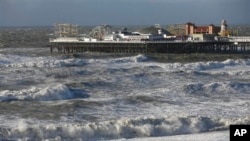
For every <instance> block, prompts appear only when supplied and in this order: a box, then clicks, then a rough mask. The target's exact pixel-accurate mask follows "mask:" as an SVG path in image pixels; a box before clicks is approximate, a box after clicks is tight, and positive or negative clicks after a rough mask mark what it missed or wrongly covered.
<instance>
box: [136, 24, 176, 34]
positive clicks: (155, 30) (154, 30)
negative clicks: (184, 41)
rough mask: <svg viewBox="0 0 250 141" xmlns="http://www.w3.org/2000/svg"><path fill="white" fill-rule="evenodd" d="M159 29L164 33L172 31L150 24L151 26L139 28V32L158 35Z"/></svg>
mask: <svg viewBox="0 0 250 141" xmlns="http://www.w3.org/2000/svg"><path fill="white" fill-rule="evenodd" d="M159 30H161V33H162V34H167V35H170V34H171V33H170V32H168V31H167V30H166V29H163V28H159V27H155V26H150V27H146V28H141V29H139V30H137V32H140V33H142V34H152V35H158V33H159Z"/></svg>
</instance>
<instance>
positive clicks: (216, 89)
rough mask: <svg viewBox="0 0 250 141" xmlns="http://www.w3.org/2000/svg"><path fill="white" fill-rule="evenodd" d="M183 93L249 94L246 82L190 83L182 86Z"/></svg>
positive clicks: (249, 84) (249, 85)
mask: <svg viewBox="0 0 250 141" xmlns="http://www.w3.org/2000/svg"><path fill="white" fill-rule="evenodd" d="M184 92H186V93H189V94H199V95H214V94H225V95H228V94H250V83H248V82H230V81H229V82H212V83H199V82H198V83H191V84H187V85H185V86H184Z"/></svg>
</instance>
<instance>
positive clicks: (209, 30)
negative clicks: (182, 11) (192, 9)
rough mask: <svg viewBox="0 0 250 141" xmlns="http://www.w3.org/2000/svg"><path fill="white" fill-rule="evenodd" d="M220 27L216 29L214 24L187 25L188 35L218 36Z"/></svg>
mask: <svg viewBox="0 0 250 141" xmlns="http://www.w3.org/2000/svg"><path fill="white" fill-rule="evenodd" d="M219 32H220V27H216V26H214V25H213V24H210V25H208V26H196V25H195V24H193V23H187V24H186V28H185V33H186V35H190V34H218V33H219Z"/></svg>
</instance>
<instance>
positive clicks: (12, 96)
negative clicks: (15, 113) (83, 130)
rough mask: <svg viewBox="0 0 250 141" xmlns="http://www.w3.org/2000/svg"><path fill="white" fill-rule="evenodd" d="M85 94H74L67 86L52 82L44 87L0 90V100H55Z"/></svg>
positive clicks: (83, 95)
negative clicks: (52, 83)
mask: <svg viewBox="0 0 250 141" xmlns="http://www.w3.org/2000/svg"><path fill="white" fill-rule="evenodd" d="M85 96H86V94H84V93H81V94H80V96H79V94H75V93H74V91H71V90H70V89H69V88H68V87H67V86H65V85H62V84H56V85H55V84H54V85H52V86H48V87H44V88H36V87H31V88H29V89H23V90H18V91H11V90H4V91H0V101H12V100H31V101H55V100H67V99H72V98H76V97H85Z"/></svg>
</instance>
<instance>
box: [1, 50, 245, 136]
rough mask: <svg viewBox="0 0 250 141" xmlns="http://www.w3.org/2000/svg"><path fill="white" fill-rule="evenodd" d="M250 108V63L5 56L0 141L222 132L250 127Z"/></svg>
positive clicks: (29, 53)
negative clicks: (243, 125) (236, 126)
mask: <svg viewBox="0 0 250 141" xmlns="http://www.w3.org/2000/svg"><path fill="white" fill-rule="evenodd" d="M86 56H88V57H86ZM249 107H250V59H237V60H232V59H227V60H224V61H203V62H200V61H197V62H184V63H181V62H174V63H161V62H157V61H154V60H153V59H151V58H150V57H148V56H147V55H143V54H138V55H132V56H131V55H128V56H120V57H119V56H117V57H115V55H109V54H105V55H103V54H102V55H101V54H98V53H90V52H87V53H83V54H82V55H79V56H74V55H73V56H70V55H51V54H50V53H49V49H47V48H26V49H25V48H4V49H0V140H25V141H26V140H27V141H33V140H48V141H71V140H76V141H95V140H121V139H122V140H126V139H140V138H144V139H147V138H151V137H162V136H174V135H175V136H181V135H184V134H185V135H188V134H196V133H210V132H221V131H227V130H228V129H229V125H230V124H249V123H250V110H249ZM183 140H185V139H183Z"/></svg>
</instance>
